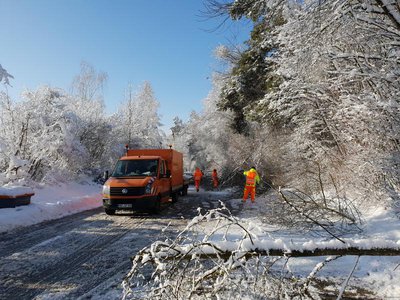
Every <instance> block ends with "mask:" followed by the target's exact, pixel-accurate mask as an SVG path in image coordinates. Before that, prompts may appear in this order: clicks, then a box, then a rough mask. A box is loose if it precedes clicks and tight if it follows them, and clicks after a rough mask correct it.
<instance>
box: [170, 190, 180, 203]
mask: <svg viewBox="0 0 400 300" xmlns="http://www.w3.org/2000/svg"><path fill="white" fill-rule="evenodd" d="M171 198H172V203H176V202H177V201H178V198H179V192H175V193H173V194H172V197H171Z"/></svg>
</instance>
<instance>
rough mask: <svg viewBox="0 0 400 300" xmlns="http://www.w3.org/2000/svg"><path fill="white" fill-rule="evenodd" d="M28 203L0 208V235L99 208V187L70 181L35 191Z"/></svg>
mask: <svg viewBox="0 0 400 300" xmlns="http://www.w3.org/2000/svg"><path fill="white" fill-rule="evenodd" d="M34 192H35V195H34V196H33V197H32V198H31V204H29V205H26V206H17V207H15V208H2V209H0V232H5V231H10V230H13V229H15V228H18V227H24V226H29V225H33V224H37V223H40V222H43V221H47V220H53V219H58V218H61V217H64V216H67V215H71V214H74V213H78V212H81V211H84V210H88V209H92V208H96V207H99V206H101V204H102V203H101V186H99V185H98V184H94V183H87V182H86V183H77V182H71V183H66V184H61V185H57V186H44V187H42V188H35V189H34Z"/></svg>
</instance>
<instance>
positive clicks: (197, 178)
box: [193, 168, 203, 192]
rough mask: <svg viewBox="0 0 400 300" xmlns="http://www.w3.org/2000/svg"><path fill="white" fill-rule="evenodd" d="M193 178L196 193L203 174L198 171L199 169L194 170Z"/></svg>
mask: <svg viewBox="0 0 400 300" xmlns="http://www.w3.org/2000/svg"><path fill="white" fill-rule="evenodd" d="M193 177H194V186H195V187H196V191H197V192H198V191H199V189H200V182H201V178H202V177H203V172H202V171H201V170H200V168H196V170H195V171H194V173H193Z"/></svg>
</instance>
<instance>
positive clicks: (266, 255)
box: [123, 207, 400, 299]
mask: <svg viewBox="0 0 400 300" xmlns="http://www.w3.org/2000/svg"><path fill="white" fill-rule="evenodd" d="M166 230H167V229H166ZM254 232H255V230H254V227H252V225H251V224H244V223H243V221H241V220H239V219H237V218H236V217H234V216H233V215H231V214H230V212H229V211H228V210H227V209H226V208H225V207H222V208H219V209H214V210H211V211H209V212H207V213H206V214H201V213H199V215H198V216H197V217H195V218H194V219H193V220H192V221H191V222H189V224H188V225H187V227H186V228H185V230H183V231H182V232H181V233H180V234H179V235H178V236H177V237H176V238H174V239H168V238H167V239H166V240H165V241H156V242H154V243H153V244H151V245H150V246H149V247H146V248H144V249H142V250H141V251H140V252H139V253H138V254H137V255H135V256H134V257H132V269H131V271H130V272H129V274H128V275H127V276H126V278H125V280H124V282H123V287H124V299H210V298H215V299H237V298H240V297H244V296H246V297H247V298H248V299H314V296H316V295H317V296H318V295H319V296H321V297H322V298H324V297H325V296H327V293H328V289H327V290H324V289H323V288H322V287H321V278H316V275H317V273H319V272H321V270H322V269H324V268H326V265H329V264H332V263H331V262H332V261H335V260H337V259H338V258H343V257H344V256H349V255H353V256H356V262H355V264H354V266H353V269H352V270H351V273H350V274H348V273H347V274H342V277H340V278H337V279H336V281H335V279H332V280H330V281H329V284H331V285H332V284H333V287H334V295H340V298H341V297H342V296H343V297H344V296H349V295H350V294H348V292H346V287H347V286H349V287H350V286H351V287H352V288H351V289H349V290H350V291H357V293H358V292H359V291H361V290H362V291H363V292H362V293H364V294H363V296H364V298H365V299H370V298H372V299H373V298H374V297H375V294H374V292H372V291H370V290H368V288H367V289H364V287H359V286H355V285H354V283H352V282H349V280H350V277H352V276H353V275H352V274H353V272H354V270H355V268H356V266H357V265H358V263H359V260H360V257H361V256H399V255H400V242H398V241H397V242H396V241H385V240H379V239H375V240H374V239H349V238H341V239H336V238H332V239H330V240H326V239H325V240H321V239H320V240H304V239H302V240H301V241H292V240H291V239H287V240H283V239H280V238H277V239H274V238H272V237H271V236H268V237H264V236H259V235H257V234H256V233H254ZM266 235H268V233H267V234H266ZM166 236H168V235H167V234H166ZM317 256H322V258H321V259H318V258H316V259H314V260H316V261H318V262H317V263H316V264H315V266H314V267H312V265H311V266H310V267H311V269H312V270H311V272H310V273H309V274H308V276H307V275H306V276H304V274H303V275H301V276H299V274H298V273H297V274H295V273H293V272H292V270H291V267H290V266H289V260H291V262H292V263H294V262H295V261H296V260H298V259H299V257H317ZM350 260H352V259H350ZM314 263H315V262H314ZM344 279H345V280H344ZM340 285H341V287H340ZM360 289H361V290H360ZM331 292H332V287H331V289H330V291H329V293H331ZM360 293H361V292H360ZM330 295H331V294H330ZM317 298H318V297H317ZM340 298H338V299H340ZM375 298H376V297H375Z"/></svg>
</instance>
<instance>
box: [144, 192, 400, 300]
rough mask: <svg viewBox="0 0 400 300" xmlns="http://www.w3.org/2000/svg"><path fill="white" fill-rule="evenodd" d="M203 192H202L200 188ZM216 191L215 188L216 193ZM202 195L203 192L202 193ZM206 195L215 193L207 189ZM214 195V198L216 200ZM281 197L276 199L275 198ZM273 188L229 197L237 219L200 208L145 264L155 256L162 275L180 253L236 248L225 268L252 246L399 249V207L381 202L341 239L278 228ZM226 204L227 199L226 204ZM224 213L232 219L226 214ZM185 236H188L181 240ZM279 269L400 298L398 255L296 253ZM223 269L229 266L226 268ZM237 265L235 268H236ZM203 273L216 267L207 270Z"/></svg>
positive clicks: (338, 287) (337, 289)
mask: <svg viewBox="0 0 400 300" xmlns="http://www.w3.org/2000/svg"><path fill="white" fill-rule="evenodd" d="M199 194H202V193H201V192H200V193H199ZM212 194H214V192H212ZM200 196H201V195H200ZM203 197H204V199H207V198H208V199H209V198H210V195H208V194H207V193H206V192H204V196H203ZM217 197H218V196H217V193H215V198H217ZM275 200H276V198H275ZM275 200H274V195H273V192H270V193H267V194H266V195H262V196H259V197H257V199H256V202H255V203H250V202H249V201H248V202H247V203H242V202H241V199H230V200H228V202H229V205H228V206H229V207H231V208H234V209H235V210H236V208H239V209H238V211H239V214H238V216H237V217H233V216H230V215H229V214H226V212H225V211H224V210H218V209H217V210H215V209H214V210H213V213H211V214H210V213H205V214H204V210H202V209H200V208H199V209H198V212H199V215H198V216H196V217H194V218H193V219H191V220H189V221H188V226H187V227H186V229H185V230H184V231H183V232H182V233H181V234H180V236H181V238H180V239H177V240H176V241H175V242H174V243H173V244H170V243H168V242H166V241H165V242H164V241H158V242H155V243H153V244H152V245H151V247H150V248H149V252H145V253H144V256H143V257H142V258H141V263H142V264H144V263H146V262H149V261H150V260H153V259H154V262H155V264H156V266H157V267H156V269H155V270H154V271H155V272H156V273H157V274H159V275H160V276H161V277H163V276H164V275H163V273H162V272H163V271H164V270H169V266H168V265H167V264H168V262H169V260H164V258H166V257H171V256H175V255H177V253H180V255H179V256H178V257H182V256H181V255H188V256H189V257H191V258H192V260H193V261H196V260H197V259H198V257H200V255H204V254H210V255H212V254H218V253H220V251H222V252H231V253H232V256H231V258H230V259H229V260H228V261H227V262H226V265H224V266H225V267H227V268H229V269H230V267H232V266H234V265H236V264H241V263H242V261H241V257H243V255H245V254H246V253H249V252H252V250H257V251H265V252H267V253H268V251H269V250H274V249H283V250H285V252H286V253H288V254H289V253H290V252H291V251H306V250H307V251H314V250H317V249H345V248H353V247H354V248H359V249H383V248H390V249H400V229H399V225H398V224H399V215H398V213H399V211H397V210H398V209H397V208H396V207H394V208H390V207H384V206H377V207H376V208H374V209H370V210H369V211H365V212H364V213H363V222H362V224H361V225H359V227H360V228H361V230H359V231H353V232H348V233H346V234H344V235H342V236H340V238H341V239H342V240H343V241H344V243H343V242H341V241H340V240H338V239H334V238H331V237H330V236H327V235H322V234H316V232H315V230H317V231H318V229H314V230H313V231H312V232H311V231H307V230H302V229H300V228H293V229H291V228H285V227H278V225H277V224H271V223H272V222H271V220H268V219H267V220H265V216H268V212H271V211H272V210H273V209H274V207H273V202H274V201H275ZM225 204H226V203H225ZM223 215H225V216H227V218H224V217H222V216H223ZM183 235H185V236H186V237H185V238H184V239H182V237H183ZM274 264H275V266H274V268H276V270H277V272H280V270H284V269H286V270H287V271H288V272H289V273H291V274H293V276H295V277H298V278H303V279H304V278H307V280H308V279H309V280H312V278H317V279H318V280H322V281H323V282H324V283H325V284H326V285H327V286H326V288H324V290H325V291H329V290H331V292H332V293H333V294H335V295H338V293H343V291H344V290H346V291H347V292H348V291H350V290H351V291H353V292H354V293H356V294H357V293H358V292H359V291H358V290H357V289H358V288H360V289H361V291H362V290H363V289H364V290H365V291H366V293H373V294H374V295H375V296H376V297H377V298H383V299H386V298H389V297H399V295H400V286H399V285H398V282H400V266H399V264H400V260H399V257H398V256H365V255H362V256H352V255H347V256H346V255H344V256H313V257H292V258H290V259H289V260H287V261H286V260H285V259H282V260H277V261H276V262H275V263H274ZM225 267H224V268H225ZM232 268H233V267H232ZM204 272H205V273H204V274H203V275H205V274H207V272H212V270H204Z"/></svg>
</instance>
